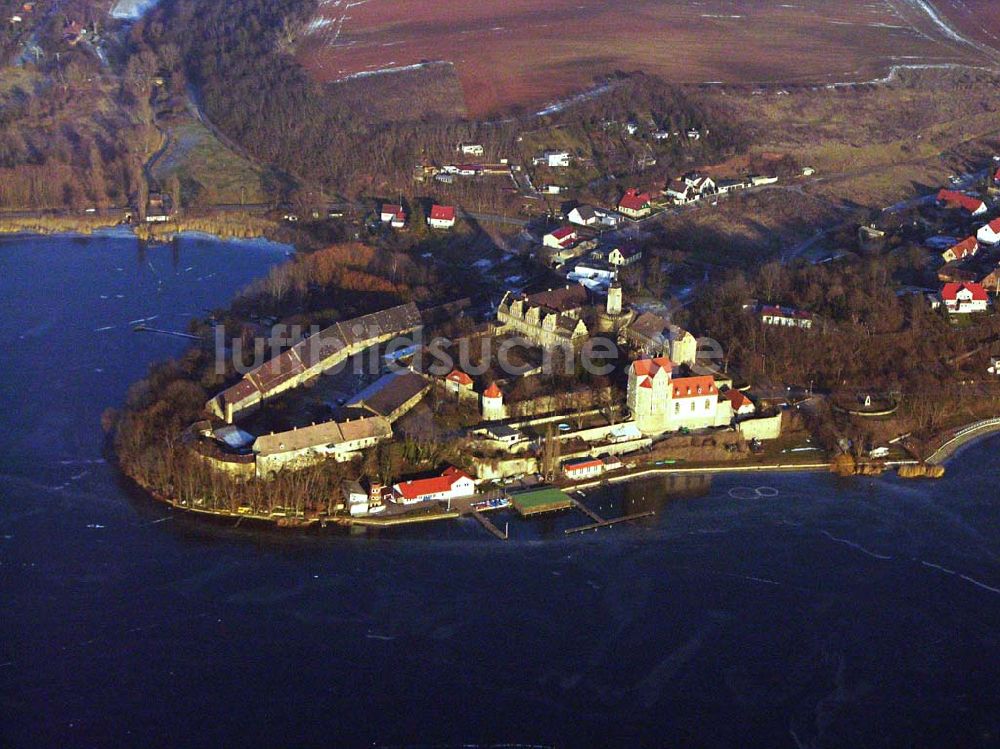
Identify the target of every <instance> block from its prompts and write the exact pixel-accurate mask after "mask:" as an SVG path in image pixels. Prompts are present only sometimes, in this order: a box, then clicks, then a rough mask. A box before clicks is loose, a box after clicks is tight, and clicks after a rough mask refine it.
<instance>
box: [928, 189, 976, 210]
mask: <svg viewBox="0 0 1000 749" xmlns="http://www.w3.org/2000/svg"><path fill="white" fill-rule="evenodd" d="M937 199H938V202H939V203H944V204H945V205H947V206H958V207H960V208H964V209H965V210H967V211H968V212H969V213H975V212H976V211H978V210H981V209H982V208H983V206H984V205H985V203H983V201H981V200H980V199H979V198H973V197H972V196H970V195H966V194H965V193H961V192H956V191H955V190H941V191H940V192H939V193H938V196H937Z"/></svg>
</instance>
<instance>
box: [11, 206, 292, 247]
mask: <svg viewBox="0 0 1000 749" xmlns="http://www.w3.org/2000/svg"><path fill="white" fill-rule="evenodd" d="M282 228H283V227H282V226H281V224H280V223H278V222H275V221H272V220H270V219H264V218H261V217H260V215H257V214H253V213H230V212H213V213H208V214H205V215H201V216H187V217H179V218H175V219H173V220H171V221H169V222H164V223H135V224H133V223H124V222H122V221H118V220H111V219H105V218H102V217H94V218H88V217H87V216H44V217H39V216H35V217H30V218H28V217H23V218H21V217H9V216H4V215H3V214H0V240H3V239H7V238H11V239H27V238H34V237H79V238H89V237H102V236H123V237H124V236H126V235H127V236H131V237H134V238H135V239H137V240H140V241H145V242H151V243H161V244H165V243H167V242H170V241H171V240H172V239H174V238H175V237H177V236H185V235H198V234H200V235H202V236H204V237H209V238H212V239H216V240H219V241H232V240H255V239H258V240H267V241H269V242H275V243H277V244H285V245H288V246H294V243H293V242H289V241H281V240H278V239H276V238H274V237H275V235H276V234H277V233H278V232H279V231H280V230H281V229H282Z"/></svg>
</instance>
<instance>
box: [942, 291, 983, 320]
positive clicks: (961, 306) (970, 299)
mask: <svg viewBox="0 0 1000 749" xmlns="http://www.w3.org/2000/svg"><path fill="white" fill-rule="evenodd" d="M941 301H942V303H944V306H945V307H947V308H948V312H950V313H951V314H953V315H968V314H971V313H973V312H985V311H986V308H987V307H988V306H989V303H990V295H989V294H988V293H987V292H986V289H985V288H984V287H983V286H982V284H978V283H946V284H945V285H944V286H943V287H942V288H941Z"/></svg>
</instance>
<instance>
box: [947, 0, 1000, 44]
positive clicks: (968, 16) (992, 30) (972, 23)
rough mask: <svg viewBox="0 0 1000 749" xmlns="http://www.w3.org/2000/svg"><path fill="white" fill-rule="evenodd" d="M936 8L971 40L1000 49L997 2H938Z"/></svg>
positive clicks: (970, 0)
mask: <svg viewBox="0 0 1000 749" xmlns="http://www.w3.org/2000/svg"><path fill="white" fill-rule="evenodd" d="M935 6H936V7H938V8H939V9H940V10H941V12H943V13H944V14H945V16H946V17H947V19H948V20H949V21H950V22H951V23H953V24H954V25H955V27H956V28H957V30H958V31H959V32H960V33H962V34H963V35H965V36H967V37H968V38H969V39H972V40H973V41H976V42H978V43H980V44H984V45H987V46H989V47H992V48H994V49H1000V3H998V2H997V0H936V2H935Z"/></svg>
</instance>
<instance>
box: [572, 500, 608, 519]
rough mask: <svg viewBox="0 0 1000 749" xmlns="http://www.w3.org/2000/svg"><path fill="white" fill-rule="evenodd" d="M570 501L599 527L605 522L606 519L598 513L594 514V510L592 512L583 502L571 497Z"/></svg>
mask: <svg viewBox="0 0 1000 749" xmlns="http://www.w3.org/2000/svg"><path fill="white" fill-rule="evenodd" d="M569 501H570V502H572V503H573V506H574V507H575V508H576V509H578V510H579V511H580V512H582V513H583V514H584V515H586V516H587V517H589V518H590V519H591V520H593V521H594V522H595V523H597V524H598V525H600V524H601V523H604V522H605V520H604V518H602V517H601V516H600V515H598V514H597V513H596V512H594V511H593V510H591V509H590V508H589V507H587V505H585V504H584V503H583V502H581V501H580V500H579V499H577V498H576V497H570V498H569Z"/></svg>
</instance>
